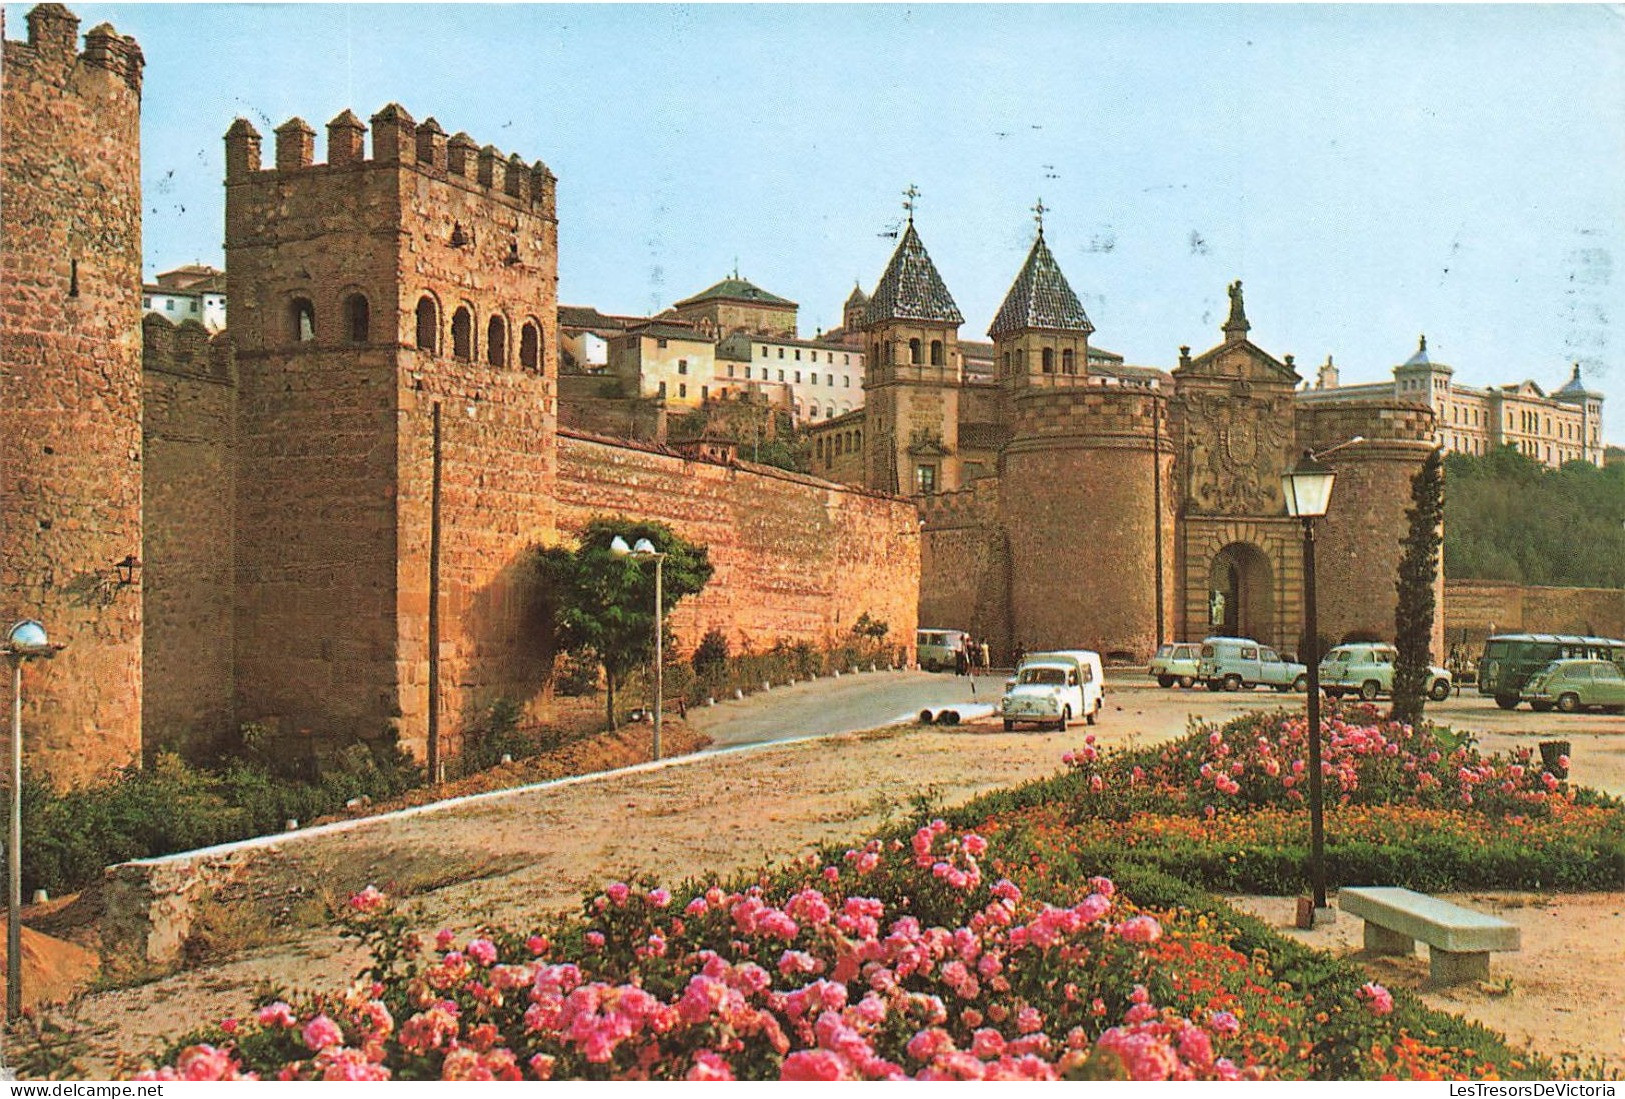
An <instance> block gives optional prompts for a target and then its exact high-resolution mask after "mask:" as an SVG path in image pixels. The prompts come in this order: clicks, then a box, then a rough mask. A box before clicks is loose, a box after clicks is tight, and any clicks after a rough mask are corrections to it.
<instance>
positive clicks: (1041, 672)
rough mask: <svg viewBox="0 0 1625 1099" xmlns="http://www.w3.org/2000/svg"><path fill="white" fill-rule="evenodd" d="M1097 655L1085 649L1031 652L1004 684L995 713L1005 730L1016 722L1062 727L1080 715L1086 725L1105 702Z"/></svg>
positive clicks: (1091, 723) (1104, 689)
mask: <svg viewBox="0 0 1625 1099" xmlns="http://www.w3.org/2000/svg"><path fill="white" fill-rule="evenodd" d="M1105 694H1106V677H1105V674H1104V673H1103V672H1102V671H1101V667H1100V655H1099V654H1098V653H1094V652H1090V651H1088V650H1086V649H1074V650H1067V651H1065V652H1051V653H1032V654H1030V655H1028V656H1025V657H1023V658H1022V661H1021V664H1020V666H1019V667H1017V668H1016V674H1015V676H1014V677H1012V678H1011V679H1010V681H1009V682H1008V683H1007V684H1006V685H1005V688H1004V697H1003V698H1002V699H1001V700H1000V701H999V715H1000V716H1001V717H1003V718H1004V728H1005V731H1006V732H1008V731H1010V730H1012V729H1014V728H1015V727H1016V725H1017V724H1026V725H1036V726H1039V727H1049V728H1053V729H1057V730H1065V729H1066V727H1067V725H1068V724H1070V723H1071V722H1072V720H1073V719H1075V718H1078V717H1082V718H1083V719H1084V720H1085V721H1087V722H1088V723H1089V724H1090V725H1093V724H1094V723H1095V720H1096V718H1098V717H1099V716H1100V709H1101V707H1102V706H1103V705H1105Z"/></svg>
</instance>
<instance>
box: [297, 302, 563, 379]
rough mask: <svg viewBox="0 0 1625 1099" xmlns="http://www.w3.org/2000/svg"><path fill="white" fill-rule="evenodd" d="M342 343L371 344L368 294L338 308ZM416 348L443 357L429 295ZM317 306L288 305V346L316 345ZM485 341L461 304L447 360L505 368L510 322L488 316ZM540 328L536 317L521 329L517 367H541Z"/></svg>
mask: <svg viewBox="0 0 1625 1099" xmlns="http://www.w3.org/2000/svg"><path fill="white" fill-rule="evenodd" d="M341 310H342V313H343V316H342V318H341V323H342V327H341V329H340V331H341V332H342V333H343V342H345V343H347V344H351V345H354V346H363V345H365V344H368V343H370V342H372V307H371V306H370V305H369V304H368V302H367V298H366V295H364V294H361V293H359V292H353V293H350V294H347V295H345V297H344V301H343V303H342V305H341ZM415 328H416V332H415V337H416V339H415V346H416V347H417V349H418V350H419V351H427V352H429V353H430V354H431V355H440V354H444V353H445V351H444V344H445V341H444V338H443V331H442V327H441V309H440V303H439V302H438V301H437V300H436V299H435V297H434V296H433V295H432V294H424V295H423V296H422V297H421V298H419V299H418V304H417V316H416V325H415ZM317 331H318V329H317V323H316V306H315V305H314V304H313V303H312V302H311V300H310V299H309V298H307V297H304V296H296V297H294V298H292V299H290V300H289V302H288V339H289V341H290V342H292V343H314V342H316V333H317ZM483 335H484V339H483V341H481V340H480V339H478V338H477V336H478V329H477V328H476V325H475V319H474V309H473V307H472V306H469V305H467V304H462V305H459V306H458V307H457V309H456V310H455V311H454V312H453V313H452V315H451V356H452V358H454V359H457V360H459V361H461V362H474V361H475V360H476V359H480V358H483V360H484V362H485V363H486V364H488V365H490V366H493V367H496V368H498V369H502V368H504V367H506V366H507V365H508V361H509V356H510V354H511V351H512V349H511V347H510V331H509V324H508V319H507V318H506V317H504V316H503V315H502V314H500V313H494V314H492V315H491V316H490V317H489V318H488V319H487V320H486V322H485V331H484V334H483ZM542 361H543V360H542V325H541V322H540V321H538V320H537V319H536V318H535V317H527V318H525V321H524V323H523V324H521V325H520V328H519V365H520V367H522V368H523V369H525V370H540V369H542Z"/></svg>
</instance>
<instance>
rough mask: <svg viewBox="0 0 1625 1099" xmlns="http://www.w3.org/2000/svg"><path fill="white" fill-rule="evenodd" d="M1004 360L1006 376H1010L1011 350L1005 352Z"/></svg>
mask: <svg viewBox="0 0 1625 1099" xmlns="http://www.w3.org/2000/svg"><path fill="white" fill-rule="evenodd" d="M1003 362H1004V374H1005V376H1006V377H1008V376H1009V374H1010V352H1008V351H1006V352H1005V353H1004V359H1003Z"/></svg>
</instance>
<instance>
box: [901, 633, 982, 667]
mask: <svg viewBox="0 0 1625 1099" xmlns="http://www.w3.org/2000/svg"><path fill="white" fill-rule="evenodd" d="M969 640H970V634H968V633H966V632H965V631H964V630H939V629H921V630H916V631H915V632H914V652H915V659H916V660H918V661H919V662H920V667H922V668H924V669H925V670H926V671H928V672H939V671H941V670H942V669H944V668H952V667H953V666H954V664H955V662H956V661H957V660H958V659H959V654H960V653H962V652H964V651H965V645H966V643H967V642H968V641H969Z"/></svg>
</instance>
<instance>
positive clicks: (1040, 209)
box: [1033, 199, 1049, 236]
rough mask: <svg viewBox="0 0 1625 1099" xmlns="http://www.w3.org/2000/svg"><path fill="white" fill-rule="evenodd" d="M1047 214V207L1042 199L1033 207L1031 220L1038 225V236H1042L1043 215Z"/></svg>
mask: <svg viewBox="0 0 1625 1099" xmlns="http://www.w3.org/2000/svg"><path fill="white" fill-rule="evenodd" d="M1048 212H1049V207H1048V206H1045V205H1044V200H1043V199H1039V200H1038V204H1037V205H1035V206H1034V207H1033V220H1034V221H1036V222H1037V223H1038V235H1039V236H1043V235H1044V215H1045V214H1046V213H1048Z"/></svg>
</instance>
